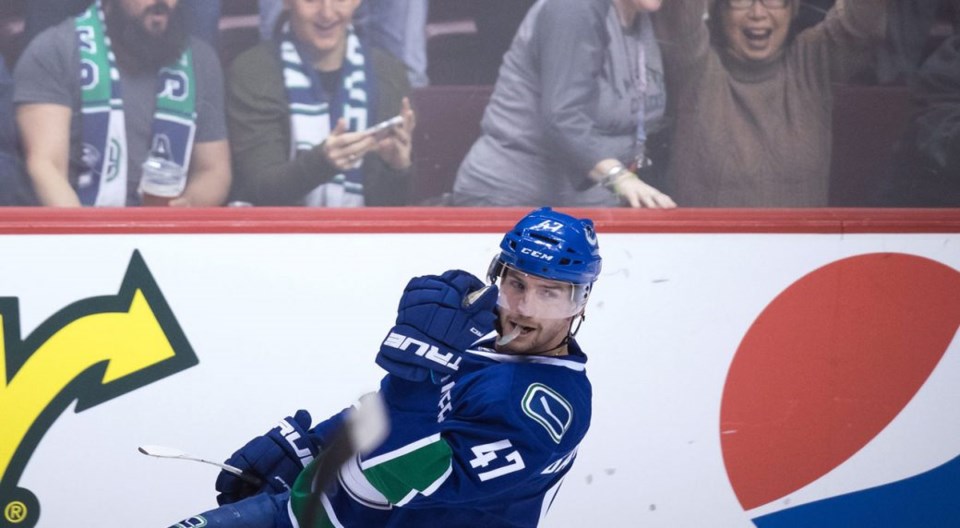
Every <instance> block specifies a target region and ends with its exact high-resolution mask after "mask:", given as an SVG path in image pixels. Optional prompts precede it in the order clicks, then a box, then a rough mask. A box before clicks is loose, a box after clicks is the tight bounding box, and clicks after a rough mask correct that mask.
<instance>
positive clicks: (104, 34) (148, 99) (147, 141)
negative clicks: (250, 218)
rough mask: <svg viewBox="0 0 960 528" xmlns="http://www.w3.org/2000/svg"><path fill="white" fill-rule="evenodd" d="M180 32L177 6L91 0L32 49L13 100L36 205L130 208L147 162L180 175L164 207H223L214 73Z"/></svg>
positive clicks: (219, 82) (225, 155) (206, 51)
mask: <svg viewBox="0 0 960 528" xmlns="http://www.w3.org/2000/svg"><path fill="white" fill-rule="evenodd" d="M184 27H185V23H184V18H183V11H182V9H181V7H180V6H178V3H177V0H102V2H101V1H99V0H98V1H97V2H96V3H95V4H93V5H92V6H91V7H90V8H89V9H88V10H87V11H86V12H85V13H84V14H82V15H80V16H79V17H77V18H75V19H74V18H71V19H67V20H64V21H63V22H62V23H60V24H58V25H56V26H54V27H52V28H50V29H48V30H46V31H44V32H43V33H41V34H40V35H38V36H37V38H36V39H34V41H33V42H31V43H30V45H29V46H28V47H27V49H26V51H25V52H24V55H23V56H22V57H21V59H20V61H19V63H18V64H17V68H16V70H15V72H14V78H15V81H16V83H15V87H16V88H15V96H14V101H15V102H16V104H17V111H16V113H17V122H18V124H19V125H20V134H21V138H22V142H23V146H24V151H25V156H26V162H27V171H28V172H29V174H30V177H31V179H32V182H33V185H34V188H35V190H36V192H37V195H38V198H39V199H40V202H41V204H43V205H57V206H77V205H96V206H123V205H137V204H139V203H140V202H141V199H140V195H139V193H138V192H137V191H138V185H139V183H140V179H141V173H142V166H143V164H144V163H145V162H146V161H148V160H150V161H151V162H158V161H159V160H163V163H165V164H167V165H172V168H173V169H175V170H176V171H178V172H180V173H181V174H182V173H184V172H186V173H187V174H186V176H187V181H186V182H185V187H186V188H185V190H183V193H182V195H181V196H179V197H177V198H176V199H174V200H172V201H171V202H170V205H172V206H212V205H220V204H222V203H223V201H224V199H225V198H226V195H227V193H228V191H229V187H230V167H229V146H228V144H227V139H226V125H225V119H224V114H223V91H222V90H223V78H222V73H221V71H220V64H219V62H218V60H217V56H216V54H215V53H214V51H213V50H212V49H211V48H210V47H209V46H208V45H206V44H205V43H203V42H201V41H199V40H197V39H191V38H190V37H188V36H187V35H186V30H185V29H184ZM78 42H80V43H81V45H78ZM81 77H82V80H81ZM181 189H182V188H181Z"/></svg>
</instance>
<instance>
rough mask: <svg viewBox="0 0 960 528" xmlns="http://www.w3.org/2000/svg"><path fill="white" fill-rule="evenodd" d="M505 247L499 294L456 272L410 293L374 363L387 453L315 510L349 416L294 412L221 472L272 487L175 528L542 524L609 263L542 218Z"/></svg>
mask: <svg viewBox="0 0 960 528" xmlns="http://www.w3.org/2000/svg"><path fill="white" fill-rule="evenodd" d="M500 248H501V252H500V253H499V254H498V255H497V256H496V257H495V258H494V259H493V262H492V263H491V265H490V268H489V271H488V279H489V280H490V282H491V284H498V285H499V287H498V286H491V287H489V288H487V289H486V290H483V288H484V287H485V285H484V283H482V282H481V281H480V280H479V279H477V278H476V277H474V276H473V275H470V274H469V273H467V272H464V271H459V270H454V271H448V272H446V273H444V274H442V275H440V276H426V277H418V278H414V279H413V280H411V281H410V282H409V284H408V285H407V287H406V289H405V290H404V293H403V296H402V297H401V299H400V305H399V309H398V315H397V324H396V325H395V326H394V327H393V328H392V329H391V330H390V332H389V333H388V335H387V337H386V339H385V340H384V342H383V344H382V345H381V347H380V351H379V354H378V355H377V363H378V364H379V365H380V366H381V367H383V368H384V369H385V370H386V371H387V374H386V376H385V377H384V378H383V380H382V382H381V387H380V393H381V395H382V396H383V399H384V401H385V403H386V406H387V410H388V414H389V418H390V422H391V429H390V433H389V435H388V437H387V439H386V440H385V441H384V442H383V443H382V444H381V445H380V446H379V447H378V448H376V449H375V450H374V451H373V452H371V453H369V454H368V455H365V456H357V457H354V458H353V459H351V460H350V461H348V462H347V463H346V464H345V465H343V466H342V467H341V468H340V470H339V474H338V478H337V479H336V482H335V483H334V484H333V485H332V486H330V487H329V488H327V489H326V490H325V491H323V495H322V496H319V495H318V493H319V492H318V491H316V490H313V489H311V481H312V479H311V474H312V471H310V470H311V469H312V465H313V464H316V461H314V462H313V463H312V464H311V463H310V461H311V460H313V459H314V457H322V456H323V450H324V447H325V446H326V445H328V442H329V441H330V439H331V436H332V434H333V432H334V431H335V430H337V429H338V428H339V427H340V426H341V424H342V422H343V420H344V413H343V412H341V413H340V414H338V415H336V416H334V417H333V418H330V419H328V420H326V421H324V422H321V423H320V424H318V425H317V426H316V427H314V428H312V429H310V424H311V421H310V416H309V414H308V413H307V412H306V411H303V410H301V411H299V412H297V413H296V414H295V415H294V416H293V417H288V418H286V419H285V420H283V421H282V422H281V423H280V425H279V426H278V427H276V428H274V429H272V430H270V431H269V432H268V433H267V434H265V435H264V436H261V437H257V438H255V439H253V440H251V441H250V442H249V443H247V445H245V446H244V447H242V448H241V449H240V450H238V451H237V452H236V453H234V455H233V456H232V457H231V458H230V459H228V460H227V463H228V464H231V465H234V466H237V467H240V468H241V469H243V470H245V471H246V472H247V473H251V474H256V475H257V476H259V477H261V478H262V479H263V480H264V482H265V484H264V485H262V486H260V487H259V488H254V487H252V486H250V485H249V484H247V483H245V482H244V481H242V480H240V479H239V478H238V477H237V476H235V475H233V474H231V473H228V472H222V473H221V474H220V475H219V477H218V478H217V482H216V488H217V490H218V491H219V492H220V495H219V496H218V497H217V500H218V502H219V503H220V504H221V505H223V506H221V507H220V508H218V509H216V510H212V511H210V512H206V513H204V514H201V515H200V516H197V517H194V518H192V519H188V520H187V521H184V522H183V524H181V525H180V526H215V527H227V526H229V527H274V526H276V527H284V528H287V527H292V526H298V527H303V528H315V527H328V526H337V527H339V526H345V527H352V526H361V527H375V526H376V527H379V526H398V527H399V526H409V527H425V526H443V527H468V526H469V527H476V526H483V527H485V528H495V527H521V526H522V527H527V526H537V525H538V524H539V523H540V521H541V520H542V519H543V517H544V515H545V514H546V513H547V510H548V509H549V507H550V505H551V503H552V502H553V500H554V497H555V495H556V493H557V491H558V489H559V487H560V484H561V481H562V480H563V477H564V475H566V473H567V471H568V470H569V469H570V467H571V464H572V462H573V460H574V459H575V457H576V454H577V448H578V446H579V445H580V442H581V441H582V440H583V437H584V435H585V434H586V432H587V429H588V428H589V426H590V414H591V408H590V402H591V387H590V382H589V381H588V379H587V376H586V371H585V365H586V361H587V358H586V356H585V355H584V353H583V352H582V351H581V350H580V347H579V345H578V344H577V342H576V340H575V339H574V335H575V334H576V332H577V329H578V328H579V325H580V323H581V322H582V320H583V317H584V307H585V305H586V302H587V299H588V298H589V296H590V293H591V291H592V289H593V283H594V281H595V280H596V279H597V276H598V275H599V273H600V264H601V259H600V254H599V248H598V245H597V237H596V233H595V231H594V227H593V222H592V221H590V220H588V219H576V218H573V217H571V216H568V215H566V214H563V213H559V212H556V211H552V210H551V209H549V208H542V209H538V210H536V211H533V212H531V213H530V214H528V215H526V216H525V217H523V218H522V219H521V220H520V221H519V222H518V223H517V225H516V226H515V227H514V228H513V229H511V230H510V231H509V232H508V233H506V235H505V236H504V237H503V241H502V242H501V244H500ZM471 294H472V295H471ZM474 297H477V298H476V299H474ZM418 352H420V354H418ZM304 466H306V468H307V469H306V470H304ZM298 475H299V477H298ZM295 479H296V480H295ZM294 480H295V481H294ZM311 502H313V504H311ZM308 510H312V511H310V513H309V514H308ZM307 516H310V517H311V520H312V521H313V523H312V524H308V523H309V521H308V520H307V519H306V517H307ZM203 523H206V524H203Z"/></svg>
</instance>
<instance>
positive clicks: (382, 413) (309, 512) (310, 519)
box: [300, 392, 390, 528]
mask: <svg viewBox="0 0 960 528" xmlns="http://www.w3.org/2000/svg"><path fill="white" fill-rule="evenodd" d="M389 430H390V420H389V418H388V417H387V409H386V405H385V404H384V402H383V397H382V396H380V393H378V392H371V393H368V394H365V395H363V396H361V397H360V404H359V405H357V406H356V407H354V408H353V409H351V410H350V412H348V413H347V417H346V420H345V421H344V424H343V426H342V427H340V429H339V430H338V431H337V432H336V433H334V434H333V440H331V441H330V443H328V444H327V445H326V447H324V449H323V452H322V453H321V454H320V457H319V458H318V459H317V463H316V465H315V466H314V469H313V475H311V478H310V482H311V486H310V489H311V491H312V492H313V497H311V499H312V500H309V501H307V505H306V509H305V510H304V518H303V521H304V522H302V523H300V526H303V527H306V528H310V527H312V526H313V525H314V524H315V522H316V519H317V513H318V512H319V510H320V509H322V508H323V503H322V501H323V493H324V492H325V491H326V490H327V488H329V487H330V486H331V485H332V484H333V483H334V482H336V480H337V474H338V473H339V472H340V467H341V466H343V464H344V463H346V462H347V461H348V460H350V459H351V458H352V457H354V456H356V455H357V454H367V453H369V452H371V451H373V450H374V449H376V448H377V446H379V445H380V444H381V443H382V442H383V440H384V439H385V438H386V437H387V433H388V432H389Z"/></svg>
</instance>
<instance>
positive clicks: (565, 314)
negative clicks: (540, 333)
mask: <svg viewBox="0 0 960 528" xmlns="http://www.w3.org/2000/svg"><path fill="white" fill-rule="evenodd" d="M499 282H500V295H499V296H498V297H497V305H498V306H499V307H500V309H501V310H507V311H510V312H512V313H516V314H519V315H522V316H525V317H531V318H535V319H567V318H569V317H573V316H574V315H577V314H578V313H580V311H581V310H583V307H584V305H586V304H587V297H588V296H589V291H590V285H588V284H572V283H569V282H563V281H557V280H551V279H544V278H541V277H537V276H535V275H530V274H528V273H524V272H522V271H519V270H517V269H516V268H513V267H511V266H509V265H503V266H501V269H500V274H499Z"/></svg>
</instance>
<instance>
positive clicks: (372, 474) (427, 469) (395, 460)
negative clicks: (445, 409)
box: [361, 435, 453, 504]
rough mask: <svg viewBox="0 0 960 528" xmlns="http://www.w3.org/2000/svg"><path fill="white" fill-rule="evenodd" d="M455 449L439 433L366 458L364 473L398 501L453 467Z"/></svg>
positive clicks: (373, 483)
mask: <svg viewBox="0 0 960 528" xmlns="http://www.w3.org/2000/svg"><path fill="white" fill-rule="evenodd" d="M452 457H453V450H451V449H450V445H449V444H447V442H446V440H444V439H443V438H441V437H440V435H436V436H434V437H430V438H428V439H424V440H421V441H419V442H415V443H413V444H409V445H407V446H405V447H402V448H400V449H397V450H394V451H391V452H389V453H385V454H383V455H380V456H377V457H375V458H373V459H370V460H367V461H364V462H363V463H362V464H361V467H363V475H364V476H365V477H367V480H368V481H369V482H370V484H371V485H373V487H374V488H377V491H379V492H380V493H382V494H383V496H384V497H386V498H387V500H388V501H390V504H397V503H399V502H400V501H402V500H403V499H404V497H407V496H408V495H410V494H411V493H412V492H413V491H418V492H423V491H424V490H426V489H427V488H429V487H431V486H433V485H434V484H435V483H436V482H437V481H438V480H439V479H440V478H441V477H443V475H444V474H446V473H447V471H448V470H449V469H450V460H451V459H452Z"/></svg>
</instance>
